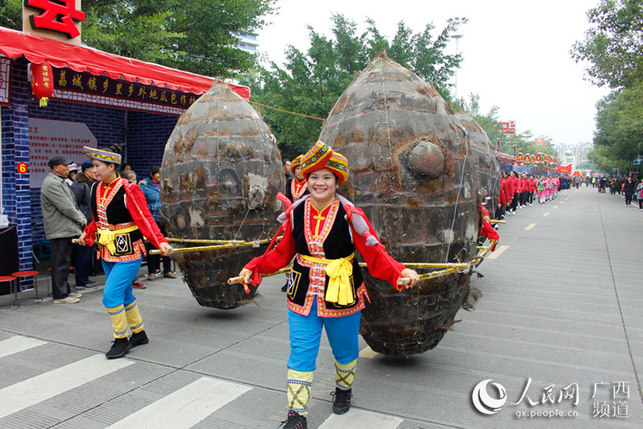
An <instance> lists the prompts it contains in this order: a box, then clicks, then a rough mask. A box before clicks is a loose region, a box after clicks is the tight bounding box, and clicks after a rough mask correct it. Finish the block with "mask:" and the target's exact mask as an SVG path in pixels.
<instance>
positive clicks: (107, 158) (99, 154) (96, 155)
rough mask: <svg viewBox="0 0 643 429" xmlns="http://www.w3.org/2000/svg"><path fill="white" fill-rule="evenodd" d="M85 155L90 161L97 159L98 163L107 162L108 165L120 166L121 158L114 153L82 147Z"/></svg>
mask: <svg viewBox="0 0 643 429" xmlns="http://www.w3.org/2000/svg"><path fill="white" fill-rule="evenodd" d="M83 149H85V154H86V155H87V156H88V157H89V158H91V159H98V160H99V161H104V162H108V163H110V164H120V163H121V160H122V159H123V157H122V156H121V155H120V154H118V153H114V152H110V151H108V150H104V149H98V148H95V147H88V146H84V147H83Z"/></svg>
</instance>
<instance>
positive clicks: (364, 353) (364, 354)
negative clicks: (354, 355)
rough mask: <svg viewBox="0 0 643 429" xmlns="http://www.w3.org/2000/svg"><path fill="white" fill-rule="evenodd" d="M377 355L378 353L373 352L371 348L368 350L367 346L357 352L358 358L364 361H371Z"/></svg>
mask: <svg viewBox="0 0 643 429" xmlns="http://www.w3.org/2000/svg"><path fill="white" fill-rule="evenodd" d="M378 354H379V353H377V352H376V351H374V350H373V349H372V348H370V347H369V346H366V347H364V348H363V349H362V350H361V351H360V352H359V357H361V358H366V359H373V358H374V357H375V356H377V355H378Z"/></svg>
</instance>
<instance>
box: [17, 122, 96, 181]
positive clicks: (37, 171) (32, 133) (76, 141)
mask: <svg viewBox="0 0 643 429" xmlns="http://www.w3.org/2000/svg"><path fill="white" fill-rule="evenodd" d="M83 146H90V147H97V141H96V137H95V136H94V134H93V133H92V132H91V131H90V129H89V128H88V127H87V124H85V123H83V122H71V121H53V120H50V119H36V118H29V187H30V188H40V186H41V185H42V182H43V180H45V177H46V176H47V174H48V173H49V170H50V168H49V165H47V162H48V161H49V159H50V158H51V157H52V156H55V155H62V156H64V157H66V158H67V159H69V160H70V161H72V162H75V163H76V164H78V165H80V164H82V163H83V162H85V161H87V160H88V158H87V156H86V155H85V152H84V151H83Z"/></svg>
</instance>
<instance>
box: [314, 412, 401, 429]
mask: <svg viewBox="0 0 643 429" xmlns="http://www.w3.org/2000/svg"><path fill="white" fill-rule="evenodd" d="M402 422H403V419H401V418H399V417H395V416H389V415H386V414H380V413H374V412H372V411H364V410H358V409H355V408H353V409H351V410H350V411H349V412H348V413H346V414H344V415H341V416H339V415H337V414H331V415H330V417H328V418H327V419H326V420H324V423H322V424H321V426H319V429H337V428H351V429H395V428H397V427H398V426H399V425H400V424H401V423H402Z"/></svg>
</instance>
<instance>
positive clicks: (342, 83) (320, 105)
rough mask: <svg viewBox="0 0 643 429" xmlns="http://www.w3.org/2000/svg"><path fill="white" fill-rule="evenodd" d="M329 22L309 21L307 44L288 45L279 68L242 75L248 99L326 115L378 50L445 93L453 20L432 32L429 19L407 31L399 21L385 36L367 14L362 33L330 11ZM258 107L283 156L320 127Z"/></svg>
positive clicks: (452, 62)
mask: <svg viewBox="0 0 643 429" xmlns="http://www.w3.org/2000/svg"><path fill="white" fill-rule="evenodd" d="M332 23H333V28H332V36H331V37H326V36H324V35H322V34H320V33H318V32H317V31H315V30H314V29H313V28H312V27H309V29H308V30H309V36H310V48H309V49H308V50H307V51H306V52H302V51H300V50H299V49H297V48H295V47H293V46H289V47H288V49H287V50H286V63H285V65H284V67H283V68H281V67H279V66H277V65H276V64H275V63H271V64H270V65H269V69H264V70H261V71H260V72H259V73H255V74H251V75H249V76H248V77H247V78H246V79H245V80H244V81H242V83H244V84H247V85H249V86H250V87H251V89H252V94H253V100H255V101H257V102H259V103H264V104H267V105H270V106H274V107H277V108H279V109H282V110H286V111H291V112H299V113H305V114H307V115H311V116H315V117H319V118H326V116H328V113H329V111H330V109H331V108H332V106H333V104H334V103H335V101H337V99H338V98H339V97H340V96H341V94H342V93H343V92H344V90H345V89H346V88H347V87H348V85H349V84H350V83H351V82H352V80H353V79H354V77H355V75H356V73H358V72H360V71H361V70H363V69H364V68H365V67H366V66H367V65H368V63H369V62H370V61H371V60H372V59H373V58H374V57H375V56H376V55H377V54H379V53H381V52H382V51H386V52H387V54H388V55H389V57H391V58H392V59H393V60H395V61H397V62H399V63H400V64H402V65H404V66H406V67H408V68H410V69H411V70H413V71H414V72H415V73H416V74H418V75H419V76H421V77H422V78H424V79H425V80H427V81H428V82H430V83H432V84H433V85H434V86H435V87H436V88H437V89H438V91H440V92H441V93H442V94H443V95H446V96H447V98H448V97H449V84H448V81H449V79H450V78H451V77H452V76H453V73H454V71H455V68H457V67H458V66H459V64H460V62H461V56H460V55H457V56H449V55H446V54H445V53H444V50H445V48H446V43H447V41H448V39H449V35H450V34H451V33H452V32H453V31H454V26H453V25H451V24H450V25H448V26H447V27H446V28H445V29H444V30H442V31H441V32H440V34H439V35H437V36H436V37H433V35H432V32H433V30H434V27H433V25H431V24H429V25H427V26H426V28H425V30H424V31H422V32H421V33H418V34H413V32H412V31H411V30H410V29H408V28H407V26H406V25H405V24H404V23H403V22H400V23H399V24H398V31H397V33H396V35H395V36H394V37H393V39H392V41H390V42H389V41H388V40H386V38H385V37H383V36H382V35H381V33H380V32H379V31H378V30H377V28H376V26H375V23H374V22H373V21H372V20H367V29H366V31H365V32H364V33H362V34H358V31H357V25H356V23H355V22H354V21H351V20H349V19H346V18H345V17H344V16H342V15H339V14H336V15H334V16H333V17H332ZM260 110H261V112H262V114H263V115H264V119H265V120H266V121H267V122H268V123H269V124H270V125H271V126H272V129H273V132H274V133H275V135H276V136H277V140H278V141H279V142H280V144H279V145H280V149H281V151H282V154H283V155H284V157H286V158H292V157H294V156H296V155H298V154H299V153H301V152H302V151H304V150H306V149H307V148H308V147H309V146H310V143H311V142H314V141H315V139H316V138H317V137H318V136H319V133H320V131H321V127H322V122H321V121H319V120H315V119H308V118H303V117H300V116H294V115H291V114H288V113H282V112H278V111H274V110H268V109H263V108H260Z"/></svg>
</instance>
